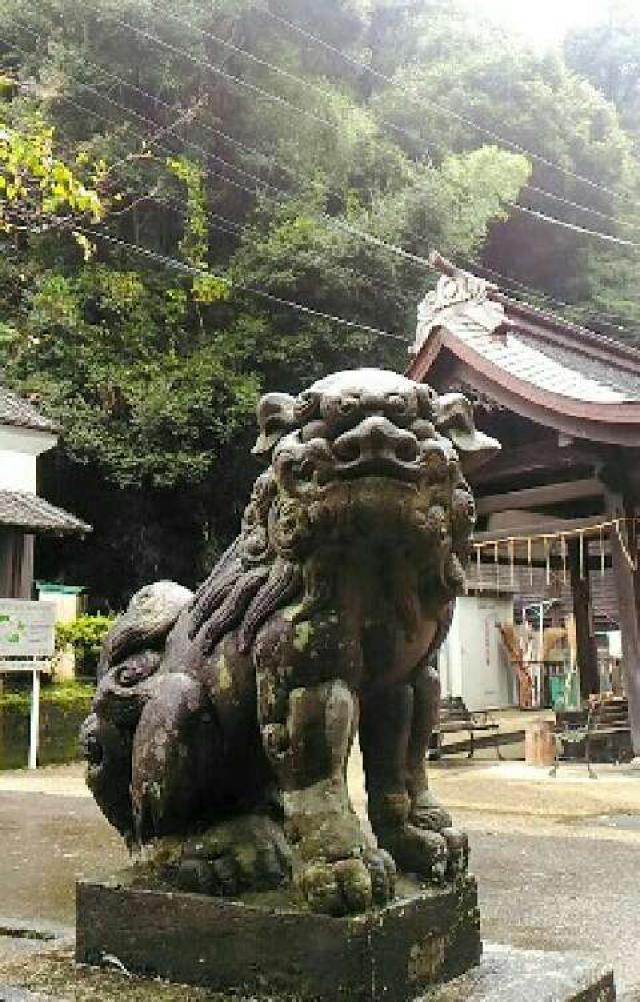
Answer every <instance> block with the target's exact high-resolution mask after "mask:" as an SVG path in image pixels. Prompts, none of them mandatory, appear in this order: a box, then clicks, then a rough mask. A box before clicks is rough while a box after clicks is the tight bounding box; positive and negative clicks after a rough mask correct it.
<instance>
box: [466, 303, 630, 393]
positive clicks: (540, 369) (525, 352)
mask: <svg viewBox="0 0 640 1002" xmlns="http://www.w3.org/2000/svg"><path fill="white" fill-rule="evenodd" d="M447 328H448V329H449V330H451V332H452V333H453V334H455V335H457V337H459V338H460V340H461V341H464V343H465V344H467V345H468V346H469V347H470V348H473V350H474V351H477V352H478V354H480V355H482V356H483V357H484V358H486V359H487V361H489V362H493V364H494V365H497V366H499V368H501V369H502V370H503V371H504V372H508V373H510V374H511V375H513V376H517V378H518V379H523V380H525V381H526V382H527V383H531V384H533V385H534V386H537V387H539V388H540V389H541V390H547V391H548V392H550V393H558V394H560V395H561V396H563V397H571V398H572V399H573V400H585V401H588V402H589V403H594V404H595V403H598V404H621V403H624V402H625V401H631V400H634V399H637V398H635V397H632V396H629V395H628V394H627V393H626V392H625V391H624V390H623V389H621V388H615V387H614V386H613V385H611V383H606V382H604V381H603V380H599V379H594V378H592V377H591V376H587V375H584V374H583V373H582V372H581V371H579V370H578V368H577V366H576V363H575V361H574V363H573V365H571V366H569V365H567V363H566V361H565V360H561V358H560V356H559V353H557V352H556V349H555V346H554V347H553V348H551V346H547V351H541V350H540V348H539V347H538V346H537V345H534V344H533V343H531V342H530V341H529V338H528V335H526V334H521V333H518V332H517V330H516V331H515V332H514V333H513V334H511V333H509V334H506V336H504V337H496V336H495V335H493V334H488V333H487V331H486V330H483V329H482V328H481V327H480V326H479V325H477V324H473V323H472V322H471V323H467V322H463V318H462V317H456V318H455V319H454V320H453V322H450V323H447Z"/></svg>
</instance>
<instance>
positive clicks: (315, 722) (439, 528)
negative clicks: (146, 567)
mask: <svg viewBox="0 0 640 1002" xmlns="http://www.w3.org/2000/svg"><path fill="white" fill-rule="evenodd" d="M258 420H259V425H260V437H259V439H258V442H257V445H256V448H255V450H254V451H255V452H256V454H258V455H260V456H263V457H265V458H266V459H267V461H268V462H269V466H268V469H267V471H266V472H265V473H263V474H262V475H261V476H260V477H259V478H258V480H257V481H256V483H255V486H254V488H253V493H252V495H251V499H250V501H249V505H248V507H247V509H246V511H245V514H244V519H243V523H242V529H241V532H240V534H239V536H238V538H237V539H236V540H235V542H234V543H233V544H232V546H231V547H230V548H229V549H228V550H227V551H226V553H225V554H224V555H223V556H222V557H221V559H220V560H219V562H218V563H217V565H216V566H215V567H214V569H213V571H212V572H211V574H210V576H209V577H208V578H207V580H206V581H205V582H204V584H203V585H202V586H201V587H200V589H199V590H198V591H197V592H196V593H195V594H192V593H191V592H189V591H187V590H186V589H184V588H181V587H179V586H178V585H175V584H172V583H170V582H161V583H159V584H155V585H150V586H148V587H146V588H143V589H142V591H140V592H139V593H138V594H137V595H135V596H134V598H133V599H132V601H131V604H130V606H129V608H128V610H127V611H126V612H125V613H124V615H123V616H121V617H120V619H119V620H118V621H117V622H116V623H115V625H114V627H113V628H112V630H111V632H110V633H109V635H108V637H107V640H106V643H105V646H104V650H103V652H102V657H101V663H100V669H99V685H98V691H97V695H96V697H95V702H94V706H93V712H92V714H91V716H90V717H89V718H88V719H87V721H86V722H85V724H84V726H83V742H84V748H85V754H86V758H87V761H88V783H89V786H90V787H91V789H92V791H93V793H94V796H95V798H96V800H97V802H98V804H99V805H100V807H101V809H102V811H103V812H104V814H105V815H106V817H107V818H108V819H109V821H110V822H111V823H112V824H113V825H115V827H116V828H117V829H118V830H119V831H120V832H121V833H122V835H123V836H125V838H126V839H127V840H128V842H129V843H130V845H131V846H132V847H133V846H136V845H137V846H143V847H146V848H145V849H144V851H143V855H142V862H141V863H138V864H136V865H137V866H139V867H141V868H142V872H143V873H144V872H147V873H151V872H153V873H158V872H160V873H161V874H162V879H163V880H164V881H165V882H168V883H170V884H171V885H172V886H174V887H177V888H181V889H183V890H191V891H198V892H202V893H207V894H227V895H232V894H236V893H239V892H241V891H255V890H264V889H268V888H274V887H279V886H281V885H288V886H289V887H290V888H291V893H292V894H294V895H297V896H298V897H299V898H301V899H303V900H304V901H305V902H306V905H307V906H308V907H310V908H311V909H314V910H316V911H322V912H326V913H329V914H333V915H342V914H346V913H349V912H359V911H362V910H364V909H366V908H368V907H369V906H371V905H372V904H383V903H385V902H386V901H388V900H389V899H390V898H391V897H392V896H393V893H394V878H395V873H396V868H398V869H399V870H401V871H406V872H408V873H412V874H418V875H419V876H420V877H421V878H422V879H424V880H425V881H434V882H442V881H443V880H446V879H448V877H450V876H454V875H455V874H456V873H458V872H460V871H461V870H463V869H464V867H465V861H466V840H465V837H464V835H463V834H462V833H461V832H459V831H457V830H455V829H454V828H453V827H452V823H451V819H450V817H449V816H448V814H447V813H446V811H445V810H444V809H443V808H441V807H440V806H439V805H438V804H437V803H436V801H435V800H434V798H433V797H432V795H431V794H430V793H429V790H428V787H427V775H426V771H425V757H426V751H427V746H428V743H429V738H430V733H431V729H432V725H433V721H434V714H436V713H437V707H438V695H439V690H438V682H437V676H436V675H435V673H434V672H433V670H432V668H431V667H430V662H431V660H432V658H433V655H434V654H435V652H436V651H437V649H438V647H439V645H440V644H441V643H442V641H443V639H444V637H445V636H446V633H447V629H448V626H449V623H450V620H451V615H452V611H453V605H454V601H455V596H456V595H457V594H458V593H459V592H460V590H461V588H462V587H463V584H464V570H463V568H464V563H465V560H466V558H467V551H468V547H469V537H470V532H471V529H472V526H473V523H474V502H473V498H472V495H471V493H470V490H469V487H468V485H467V483H466V482H465V479H464V475H463V469H465V468H466V467H467V464H468V463H471V462H478V461H480V460H481V459H482V458H483V457H485V456H487V455H489V454H491V453H492V452H493V451H495V449H496V448H498V445H497V443H496V442H494V441H493V440H492V439H489V438H487V437H486V436H485V435H483V434H481V433H480V432H478V431H477V430H476V429H475V427H474V423H473V417H472V411H471V407H470V405H469V403H468V401H467V400H465V398H464V397H462V396H460V395H458V394H451V395H448V396H444V397H438V396H437V394H435V393H434V392H433V391H432V390H431V389H430V388H429V387H427V386H423V385H420V384H418V383H415V382H413V381H411V380H409V379H406V378H404V377H402V376H399V375H397V374H395V373H393V372H386V371H380V370H375V369H360V370H354V371H350V372H339V373H336V374H335V375H332V376H328V377H327V378H326V379H322V380H320V381H319V382H317V383H315V384H314V385H313V386H311V388H310V389H308V390H306V391H305V392H303V393H301V394H300V396H298V397H296V398H294V397H291V396H288V395H286V394H279V393H270V394H268V395H267V396H265V397H264V398H263V399H262V400H261V402H260V405H259V409H258ZM356 735H358V736H359V741H360V747H361V750H362V756H363V763H364V770H365V777H366V789H367V796H368V814H369V820H370V823H371V828H372V830H373V833H374V836H375V838H372V837H371V834H370V833H369V832H365V831H364V830H363V828H362V827H361V824H360V821H359V819H358V817H357V816H356V814H355V812H354V810H353V808H352V806H351V803H350V800H349V796H348V792H347V785H346V766H347V759H348V756H349V752H350V749H351V745H352V742H353V740H354V737H355V736H356ZM145 867H146V868H147V870H146V871H145ZM154 868H155V869H154ZM134 869H135V867H134Z"/></svg>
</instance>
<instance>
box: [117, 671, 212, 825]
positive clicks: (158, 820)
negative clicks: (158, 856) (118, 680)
mask: <svg viewBox="0 0 640 1002" xmlns="http://www.w3.org/2000/svg"><path fill="white" fill-rule="evenodd" d="M217 738H218V735H217V729H216V725H215V722H214V719H213V710H212V707H211V704H210V702H209V699H208V696H207V694H206V692H205V690H204V688H203V687H202V686H201V685H200V683H199V682H197V681H196V680H195V679H194V678H192V677H191V676H189V675H186V674H184V673H182V672H176V673H171V674H166V675H158V676H156V678H155V679H154V685H153V695H152V697H151V698H150V699H149V700H148V702H147V703H146V705H145V707H144V709H143V711H142V714H141V716H140V721H139V723H138V726H137V729H136V733H135V737H134V740H133V761H132V774H131V801H132V807H133V817H134V825H135V833H136V836H137V839H138V841H139V842H140V843H143V842H146V841H148V840H149V839H152V838H155V837H157V836H159V835H170V834H175V833H178V832H180V831H184V830H186V829H188V827H189V823H190V822H193V821H194V820H197V819H198V818H200V817H201V816H202V815H203V814H205V813H206V809H207V797H208V796H211V794H214V795H215V789H216V768H219V767H220V764H221V763H220V758H221V752H220V750H219V747H217V746H218V744H219V741H218V740H217Z"/></svg>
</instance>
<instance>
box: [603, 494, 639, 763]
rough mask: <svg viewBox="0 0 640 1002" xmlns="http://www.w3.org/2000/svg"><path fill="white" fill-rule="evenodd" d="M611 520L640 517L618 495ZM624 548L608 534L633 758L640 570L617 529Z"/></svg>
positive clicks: (630, 544)
mask: <svg viewBox="0 0 640 1002" xmlns="http://www.w3.org/2000/svg"><path fill="white" fill-rule="evenodd" d="M608 501H609V504H610V510H611V514H612V515H613V517H616V516H625V515H626V516H629V515H630V514H632V515H633V514H635V515H636V516H638V515H640V507H635V508H634V506H633V503H632V502H630V501H629V500H627V501H626V503H625V500H624V499H622V498H621V497H620V496H619V495H616V494H613V493H612V494H610V495H609V497H608ZM620 532H621V534H622V535H623V540H624V542H625V546H624V547H623V545H622V542H621V540H620V538H619V537H618V534H617V532H613V533H612V534H611V557H612V562H613V576H614V580H615V585H616V593H617V596H618V619H619V623H620V632H621V634H622V667H623V673H624V681H625V689H626V694H627V699H628V700H629V724H630V726H631V742H632V744H633V752H634V755H636V757H637V756H640V568H636V570H635V571H634V569H633V568H632V567H631V566H630V564H629V560H628V559H627V555H626V553H625V548H626V551H627V553H629V555H631V556H635V555H636V554H637V541H636V539H635V538H634V534H633V530H632V533H631V534H630V536H631V538H629V537H627V538H626V539H625V537H626V535H627V534H626V528H625V526H624V525H621V526H620Z"/></svg>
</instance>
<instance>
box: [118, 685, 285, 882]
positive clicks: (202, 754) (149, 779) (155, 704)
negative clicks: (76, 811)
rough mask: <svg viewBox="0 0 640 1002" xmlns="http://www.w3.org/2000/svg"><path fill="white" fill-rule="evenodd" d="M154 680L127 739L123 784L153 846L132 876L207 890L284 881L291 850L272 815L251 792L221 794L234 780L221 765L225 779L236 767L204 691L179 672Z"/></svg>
mask: <svg viewBox="0 0 640 1002" xmlns="http://www.w3.org/2000/svg"><path fill="white" fill-rule="evenodd" d="M154 690H155V691H154V695H153V697H152V698H151V699H150V701H149V702H148V703H147V705H146V706H145V708H144V710H143V712H142V715H141V717H140V723H139V724H138V728H137V731H136V735H135V739H134V744H133V770H132V784H131V792H132V803H133V814H134V820H135V826H136V833H137V836H138V841H139V842H141V843H144V842H149V841H151V840H154V846H153V847H152V848H150V851H149V852H148V853H147V855H146V859H145V860H144V861H140V862H139V863H138V866H137V867H136V875H135V879H136V880H137V881H138V882H139V883H140V884H141V885H142V886H146V885H147V884H148V883H149V882H150V881H152V882H155V881H158V880H159V881H160V882H161V883H163V884H165V885H171V886H175V887H177V888H179V889H180V890H183V891H190V892H193V893H202V894H211V895H234V894H238V893H241V892H242V891H246V890H269V889H272V888H276V887H279V886H280V885H281V884H283V883H285V882H286V881H288V880H289V878H290V875H291V858H290V851H289V847H288V845H287V842H286V839H285V836H284V832H283V830H282V825H281V823H278V821H277V820H275V819H274V818H273V817H272V816H271V815H270V814H269V812H268V811H267V810H266V808H264V809H262V810H260V811H258V806H256V803H254V802H252V801H248V802H247V803H245V804H244V805H241V804H239V803H238V802H237V801H234V800H231V799H229V796H228V791H229V787H230V786H233V785H234V783H230V782H229V776H226V775H225V771H227V770H231V775H232V777H233V779H234V781H235V784H237V783H238V782H239V777H238V776H237V775H236V773H235V771H234V766H233V764H232V763H231V762H230V761H229V760H228V759H227V757H226V756H225V754H224V747H223V746H224V742H223V740H222V737H221V730H220V724H219V721H218V714H217V710H216V708H214V707H213V705H212V704H211V702H210V699H209V696H208V693H207V692H206V691H205V690H204V688H203V687H202V686H200V684H199V683H198V682H197V681H196V680H194V679H193V678H192V677H191V676H189V675H187V674H185V673H182V672H176V673H170V674H167V675H160V676H158V677H157V678H156V679H155V680H154ZM245 745H246V746H247V755H246V761H245V762H244V763H243V766H244V768H248V769H251V771H252V772H254V773H256V775H257V773H258V772H259V768H258V766H259V763H256V767H255V768H251V765H252V759H251V754H250V747H249V746H250V741H249V740H247V739H245ZM258 747H259V750H260V752H261V753H262V748H261V746H258ZM235 761H236V765H238V761H237V758H236V760H235ZM256 775H254V776H253V777H252V778H253V780H254V782H255V780H256ZM254 800H256V801H257V797H256V798H254ZM221 816H222V818H223V820H220V817H221ZM194 831H196V833H197V834H193V832H194Z"/></svg>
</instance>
